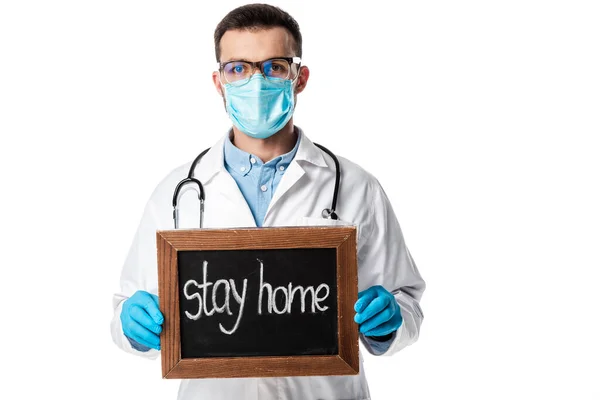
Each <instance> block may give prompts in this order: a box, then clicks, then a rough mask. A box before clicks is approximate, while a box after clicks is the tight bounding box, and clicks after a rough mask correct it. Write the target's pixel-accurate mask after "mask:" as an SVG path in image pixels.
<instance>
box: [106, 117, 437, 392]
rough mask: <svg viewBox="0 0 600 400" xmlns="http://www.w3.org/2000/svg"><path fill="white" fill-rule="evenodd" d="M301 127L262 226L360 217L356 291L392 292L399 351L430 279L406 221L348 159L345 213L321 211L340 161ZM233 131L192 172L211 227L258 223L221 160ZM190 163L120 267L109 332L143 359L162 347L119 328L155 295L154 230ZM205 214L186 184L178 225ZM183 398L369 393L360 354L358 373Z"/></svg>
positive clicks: (164, 189) (227, 385)
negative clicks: (410, 245)
mask: <svg viewBox="0 0 600 400" xmlns="http://www.w3.org/2000/svg"><path fill="white" fill-rule="evenodd" d="M296 129H297V132H298V134H299V135H300V145H299V148H298V150H297V153H296V156H295V158H294V160H293V161H292V163H291V164H290V165H289V167H288V169H287V171H285V173H284V175H283V177H282V179H281V181H280V183H279V185H278V186H277V189H276V191H275V193H274V195H273V199H272V200H271V203H270V205H269V208H268V210H267V213H266V215H265V219H264V223H263V226H265V227H267V226H291V225H328V224H332V225H333V224H347V223H351V224H355V225H356V226H357V228H358V290H359V291H362V290H365V289H367V288H369V287H370V286H372V285H382V286H384V287H385V288H386V289H388V290H389V291H390V292H392V293H393V294H394V296H395V298H396V300H397V301H398V303H399V305H400V308H401V313H402V317H403V323H402V326H401V328H400V329H399V330H398V331H397V334H396V335H395V337H394V340H393V343H392V345H391V346H390V347H389V349H388V350H387V351H386V352H385V353H383V355H392V354H394V353H396V352H398V351H399V350H400V349H402V348H403V347H405V346H408V345H409V344H412V343H413V342H415V341H416V340H417V338H418V336H419V329H420V326H421V322H422V320H423V314H422V312H421V309H420V307H419V303H418V302H419V300H420V298H421V295H422V293H423V291H424V290H425V282H424V281H423V279H422V278H421V276H420V274H419V271H418V270H417V268H416V266H415V264H414V262H413V260H412V257H411V255H410V253H409V251H408V249H407V247H406V246H405V243H404V238H403V235H402V231H401V229H400V225H399V224H398V221H397V219H396V216H395V214H394V211H393V210H392V207H391V205H390V203H389V200H388V198H387V196H386V195H385V192H384V191H383V189H382V187H381V186H380V184H379V182H378V181H377V179H376V178H375V177H374V176H373V175H371V174H370V173H368V172H366V171H365V170H364V169H362V168H361V167H359V166H358V165H356V164H354V163H353V162H351V161H349V160H347V159H345V158H343V157H338V158H339V162H340V170H341V183H340V190H339V196H338V204H337V210H336V211H337V213H338V216H339V218H340V220H338V221H335V220H330V219H324V218H323V217H322V216H321V211H322V210H323V209H324V208H330V207H331V200H332V195H333V188H334V182H335V165H334V163H333V160H332V159H331V158H330V157H329V156H328V155H327V154H325V153H323V152H322V151H321V150H320V149H319V148H318V147H316V146H315V145H314V144H313V143H312V142H311V141H310V140H309V139H308V137H307V136H306V135H305V134H304V133H303V132H302V130H301V129H300V128H298V127H296ZM228 134H229V133H228ZM226 138H227V136H226V135H223V137H222V138H221V139H220V140H219V141H218V142H217V143H216V144H215V145H214V146H213V147H212V148H211V150H210V151H208V153H206V154H205V156H204V157H203V158H202V160H201V162H200V163H199V165H198V166H197V167H196V169H195V177H196V178H198V179H200V181H201V182H202V183H203V185H204V189H205V193H206V202H205V215H204V227H206V228H227V227H255V226H256V224H255V222H254V218H253V216H252V213H251V211H250V209H249V207H248V205H247V203H246V201H245V199H244V197H243V195H242V193H241V192H240V190H239V189H238V186H237V184H236V182H235V181H234V179H233V178H232V177H231V175H230V174H229V173H228V172H227V170H226V169H225V167H224V165H223V144H224V140H226ZM333 151H335V150H333ZM190 166H191V162H190V163H188V164H185V165H183V166H181V167H179V168H176V169H175V170H173V171H172V172H171V173H170V174H168V175H167V176H166V177H165V178H164V179H163V180H162V181H161V182H160V183H159V184H158V186H157V187H156V189H155V191H154V192H153V193H152V196H151V197H150V200H149V201H148V203H147V205H146V208H145V211H144V214H143V217H142V220H141V222H140V225H139V228H138V230H137V233H136V235H135V237H134V240H133V243H132V245H131V248H130V251H129V254H128V256H127V259H126V261H125V264H124V266H123V270H122V275H121V292H120V293H118V294H115V296H114V300H113V305H114V310H115V312H114V317H113V320H112V323H111V333H112V338H113V340H114V342H115V343H116V344H117V346H119V347H120V348H121V349H123V350H125V351H127V352H130V353H133V354H136V355H138V356H141V357H147V358H156V357H158V355H159V352H158V351H157V350H154V349H152V350H150V351H148V352H140V351H137V350H135V349H134V348H132V347H131V345H130V343H129V341H128V340H127V338H126V337H125V336H124V335H123V331H122V328H121V321H120V318H119V316H120V314H121V307H122V304H123V301H124V300H125V299H127V298H128V297H130V296H131V295H133V293H135V291H137V290H146V291H148V292H150V293H154V294H156V293H157V292H158V281H157V260H156V230H159V229H173V218H172V216H173V214H172V210H173V208H172V198H173V191H174V189H175V186H176V185H177V183H178V182H179V181H180V180H181V179H183V178H184V177H186V176H187V174H188V171H189V168H190ZM198 216H199V210H198V197H197V195H196V194H195V193H194V192H193V191H189V192H187V193H186V194H184V195H183V196H182V198H181V201H180V217H179V219H180V228H194V227H198ZM360 340H361V342H362V343H363V345H364V346H365V348H366V349H367V351H369V352H371V353H374V350H373V349H372V347H371V346H370V344H369V341H368V340H366V339H365V337H364V336H363V335H360ZM178 398H179V399H182V400H188V399H190V400H191V399H211V400H220V399H227V400H230V399H236V400H237V399H239V400H241V399H248V400H258V399H260V400H270V399H278V400H288V399H289V400H291V399H303V400H305V399H322V400H341V399H344V400H350V399H352V400H363V399H370V395H369V388H368V385H367V381H366V378H365V372H364V368H363V362H362V355H361V356H360V374H359V375H353V376H312V377H283V378H241V379H190V380H182V382H181V385H180V388H179V395H178Z"/></svg>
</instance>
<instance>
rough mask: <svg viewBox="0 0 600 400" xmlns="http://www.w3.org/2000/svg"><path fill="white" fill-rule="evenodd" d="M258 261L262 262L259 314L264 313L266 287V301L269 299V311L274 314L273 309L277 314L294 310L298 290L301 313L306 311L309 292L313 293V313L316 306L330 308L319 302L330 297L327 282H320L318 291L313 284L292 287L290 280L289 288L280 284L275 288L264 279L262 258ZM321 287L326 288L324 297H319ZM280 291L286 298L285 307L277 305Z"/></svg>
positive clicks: (319, 308)
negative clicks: (265, 291) (265, 290)
mask: <svg viewBox="0 0 600 400" xmlns="http://www.w3.org/2000/svg"><path fill="white" fill-rule="evenodd" d="M258 261H259V262H260V273H259V276H260V282H259V288H260V289H259V292H258V314H262V304H263V291H264V289H267V296H266V301H267V311H268V313H269V314H272V313H273V311H275V314H285V313H288V314H290V313H291V312H292V304H293V302H294V295H295V294H296V292H298V291H299V292H300V301H301V303H300V312H301V313H304V312H305V311H306V295H307V294H308V293H310V294H311V295H312V296H311V300H312V301H311V305H310V310H311V312H312V313H313V314H314V313H315V312H316V311H315V308H316V309H318V310H319V311H325V310H327V309H328V308H329V307H328V306H321V305H320V304H319V302H321V301H324V300H325V299H327V297H329V286H328V285H327V284H325V283H322V284H320V285H319V286H318V287H317V290H316V292H315V289H314V288H313V287H312V286H308V287H307V288H304V287H302V286H296V287H292V282H290V283H289V284H288V287H287V288H286V287H285V286H278V287H276V288H275V289H273V287H272V286H271V284H270V283H267V282H265V280H264V265H263V262H262V261H261V260H258ZM321 289H325V291H326V294H325V296H323V297H318V293H319V291H321ZM278 292H281V295H280V296H279V297H280V298H281V296H283V299H284V302H283V308H278V307H277V293H278ZM280 304H281V302H280Z"/></svg>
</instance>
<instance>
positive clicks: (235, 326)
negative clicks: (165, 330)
mask: <svg viewBox="0 0 600 400" xmlns="http://www.w3.org/2000/svg"><path fill="white" fill-rule="evenodd" d="M178 268H179V310H180V312H179V318H180V325H181V327H180V329H181V357H182V358H196V357H232V356H288V355H301V354H303V355H304V354H306V355H308V354H319V355H331V354H337V353H338V346H337V266H336V259H335V249H334V248H330V249H279V250H223V251H219V250H210V251H183V252H180V253H179V255H178Z"/></svg>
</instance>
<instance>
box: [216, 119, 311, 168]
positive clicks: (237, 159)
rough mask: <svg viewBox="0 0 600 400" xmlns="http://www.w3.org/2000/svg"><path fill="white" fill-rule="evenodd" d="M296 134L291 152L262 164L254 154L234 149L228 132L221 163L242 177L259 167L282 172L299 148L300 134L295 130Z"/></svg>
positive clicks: (230, 133)
mask: <svg viewBox="0 0 600 400" xmlns="http://www.w3.org/2000/svg"><path fill="white" fill-rule="evenodd" d="M296 133H297V134H298V139H297V140H296V144H295V145H294V148H293V149H292V150H290V151H289V152H287V153H285V154H282V155H280V156H277V157H275V158H273V159H272V160H269V161H267V162H266V163H263V162H262V161H261V159H260V158H258V157H257V156H255V155H254V154H251V153H247V152H245V151H244V150H241V149H240V148H238V147H236V146H235V145H234V144H233V143H232V142H231V137H232V136H233V134H232V132H231V131H229V134H228V135H227V138H226V139H225V144H224V147H223V162H224V164H225V165H227V166H228V167H229V169H230V170H231V171H232V172H234V173H236V174H239V175H242V176H246V175H247V174H248V173H249V172H250V170H252V168H253V167H260V166H262V165H269V166H274V167H275V169H277V170H279V169H282V170H283V169H285V168H287V166H288V165H289V164H290V163H291V162H292V160H293V159H294V156H295V155H296V153H297V152H298V148H299V147H300V142H301V136H302V134H301V131H299V130H296Z"/></svg>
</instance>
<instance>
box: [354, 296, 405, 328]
mask: <svg viewBox="0 0 600 400" xmlns="http://www.w3.org/2000/svg"><path fill="white" fill-rule="evenodd" d="M354 311H356V315H355V316H354V321H355V322H356V323H357V324H359V331H360V333H362V334H364V335H365V336H385V335H388V334H390V333H394V332H395V331H396V330H398V328H400V325H402V314H401V313H400V306H399V305H398V303H397V302H396V299H395V298H394V295H392V294H391V293H390V292H388V291H387V290H386V289H385V288H384V287H383V286H379V285H377V286H371V287H370V288H368V289H367V290H364V291H362V292H360V293H358V300H357V301H356V303H355V304H354Z"/></svg>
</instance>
